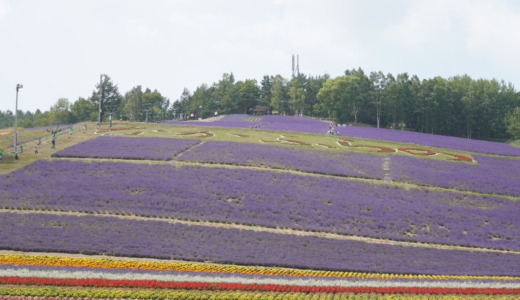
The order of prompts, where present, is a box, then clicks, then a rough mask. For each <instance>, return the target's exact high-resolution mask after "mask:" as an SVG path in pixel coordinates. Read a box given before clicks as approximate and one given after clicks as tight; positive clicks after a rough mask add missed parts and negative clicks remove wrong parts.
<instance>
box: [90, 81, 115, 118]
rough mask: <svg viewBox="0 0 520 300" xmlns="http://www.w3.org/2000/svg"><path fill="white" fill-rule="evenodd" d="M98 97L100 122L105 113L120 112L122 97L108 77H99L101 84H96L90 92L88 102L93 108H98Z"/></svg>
mask: <svg viewBox="0 0 520 300" xmlns="http://www.w3.org/2000/svg"><path fill="white" fill-rule="evenodd" d="M100 96H101V111H100V115H101V120H103V117H104V115H105V114H107V113H112V112H116V111H121V110H122V107H121V104H122V102H123V96H121V94H120V93H119V89H118V87H117V85H116V84H114V83H113V82H112V79H110V77H109V76H108V75H102V76H101V82H100V83H98V84H96V89H95V90H94V91H92V96H91V97H90V98H89V101H90V102H91V103H92V104H93V105H94V106H95V107H99V99H100ZM101 120H99V121H101Z"/></svg>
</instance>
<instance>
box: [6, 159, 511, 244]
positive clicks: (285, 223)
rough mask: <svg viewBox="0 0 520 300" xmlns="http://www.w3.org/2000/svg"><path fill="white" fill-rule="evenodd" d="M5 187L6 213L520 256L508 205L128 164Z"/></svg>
mask: <svg viewBox="0 0 520 300" xmlns="http://www.w3.org/2000/svg"><path fill="white" fill-rule="evenodd" d="M201 174H204V175H201ZM0 179H1V180H0V206H1V207H7V208H27V209H34V208H46V209H60V210H71V211H85V212H111V213H132V214H137V215H142V216H167V217H173V218H187V219H195V220H198V219H200V220H212V221H220V222H238V223H242V224H259V225H263V226H270V227H289V228H295V229H304V230H319V231H332V232H337V233H342V234H352V235H361V236H379V237H385V238H392V239H399V240H413V241H424V242H436V243H447V244H464V245H470V246H480V247H496V248H504V249H516V250H519V249H520V240H518V239H517V238H516V237H518V236H520V219H518V214H519V213H520V201H514V200H510V199H508V198H506V197H497V196H484V195H474V194H468V193H462V192H448V191H437V190H431V189H418V188H412V189H405V188H401V187H397V186H392V185H386V184H373V183H369V182H362V181H353V180H348V179H341V178H333V177H322V176H308V175H296V174H291V173H286V172H272V171H262V170H250V169H243V168H217V167H202V166H170V165H157V164H131V163H124V162H92V163H85V162H79V161H66V160H56V161H37V162H35V163H33V164H30V165H28V166H26V167H24V168H22V169H19V170H16V171H14V172H12V173H9V174H6V175H2V176H1V178H0Z"/></svg>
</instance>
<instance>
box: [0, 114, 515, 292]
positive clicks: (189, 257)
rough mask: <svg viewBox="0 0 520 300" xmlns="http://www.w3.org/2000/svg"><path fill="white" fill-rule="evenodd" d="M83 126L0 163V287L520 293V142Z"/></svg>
mask: <svg viewBox="0 0 520 300" xmlns="http://www.w3.org/2000/svg"><path fill="white" fill-rule="evenodd" d="M82 125H83V124H81V125H80V124H78V125H77V126H74V127H72V129H66V130H62V131H61V135H59V136H58V139H57V144H56V149H51V145H50V143H49V141H50V135H49V133H47V132H46V131H45V129H34V130H25V131H23V132H21V133H20V140H22V141H26V144H25V147H24V148H25V150H24V153H21V154H20V160H18V161H15V160H13V159H12V156H11V155H9V156H5V155H4V160H2V161H0V172H1V173H2V174H1V175H0V215H1V217H0V224H1V227H2V228H3V229H4V230H2V231H0V249H1V250H0V295H11V296H16V295H27V296H49V297H93V298H106V297H108V298H160V299H166V298H175V297H177V298H183V299H184V298H190V297H191V298H197V297H198V298H197V299H206V298H207V299H209V298H211V297H213V298H212V299H221V298H222V299H237V298H240V297H243V298H244V299H247V298H253V297H257V298H258V299H263V298H265V299H271V298H277V299H278V298H279V299H285V298H287V299H289V298H291V297H292V298H294V299H304V298H308V299H311V298H312V297H314V298H317V299H321V298H323V299H329V298H330V299H333V297H335V298H334V299H336V298H337V299H347V298H348V297H353V299H357V298H359V299H363V297H367V295H369V293H375V294H372V296H374V297H379V298H380V299H400V298H408V297H421V296H420V295H426V294H428V296H425V297H435V299H444V298H446V299H458V298H457V297H461V299H462V298H465V297H467V295H473V296H474V297H478V298H479V299H480V298H482V299H484V298H493V299H495V298H497V299H498V298H500V299H513V298H514V297H516V296H518V294H520V221H519V219H518V214H519V212H520V201H519V200H520V185H518V182H519V179H520V148H517V147H514V146H512V145H508V144H501V143H492V142H485V141H473V140H466V139H456V138H450V137H442V136H435V135H427V134H417V133H413V134H412V133H407V132H399V131H388V130H384V129H379V130H378V129H369V128H360V127H355V126H340V127H338V128H335V130H337V131H339V134H338V135H330V134H326V132H327V131H328V130H329V129H330V127H329V126H330V125H329V124H328V123H326V122H322V121H319V120H314V119H310V118H302V117H300V118H298V117H282V116H266V117H261V116H260V117H250V116H245V115H230V116H226V117H223V118H217V119H214V120H206V121H205V122H168V123H164V124H146V123H126V122H122V123H118V124H115V125H114V127H113V128H106V127H101V128H96V127H95V126H93V124H88V125H89V126H88V128H87V129H86V130H85V129H84V128H82ZM38 138H41V141H42V143H41V144H40V145H38V153H34V151H32V150H33V146H34V141H38ZM7 141H8V139H6V140H5V141H4V140H0V142H2V143H0V145H8V143H7ZM414 141H416V142H415V143H414ZM7 147H8V146H4V149H5V148H7ZM4 151H5V150H4ZM48 285H54V286H57V287H56V288H54V289H53V290H48V289H46V286H48ZM130 286H131V287H134V289H133V290H132V292H133V294H132V293H129V292H128V291H125V289H124V288H125V287H130ZM327 297H328V298H327ZM448 297H451V298H448ZM314 298H312V299H314ZM379 298H374V299H379ZM255 299H256V298H255ZM349 299H350V298H349ZM418 299H419V298H418ZM425 299H426V298H425Z"/></svg>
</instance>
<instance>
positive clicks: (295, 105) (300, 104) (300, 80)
mask: <svg viewBox="0 0 520 300" xmlns="http://www.w3.org/2000/svg"><path fill="white" fill-rule="evenodd" d="M304 80H305V78H304V76H303V75H299V76H295V77H294V78H293V79H292V80H291V82H290V88H289V93H288V96H289V106H290V107H291V109H292V110H293V111H294V114H295V115H300V114H301V115H303V114H304V113H305V110H306V105H305V104H306V103H305V96H306V93H305V88H304V86H303V85H304Z"/></svg>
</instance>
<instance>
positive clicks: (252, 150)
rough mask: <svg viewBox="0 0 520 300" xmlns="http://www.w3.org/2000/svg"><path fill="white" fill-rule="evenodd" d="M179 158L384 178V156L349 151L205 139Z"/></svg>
mask: <svg viewBox="0 0 520 300" xmlns="http://www.w3.org/2000/svg"><path fill="white" fill-rule="evenodd" d="M179 160H183V161H196V162H212V163H229V164H239V165H248V166H265V167H269V168H281V169H293V170H300V171H310V172H316V173H322V174H330V175H347V176H358V177H369V178H379V179H381V178H383V169H382V164H383V156H381V155H374V154H365V153H356V152H351V151H330V150H314V149H304V148H292V147H287V146H280V145H261V144H252V143H240V142H226V141H206V142H204V143H203V144H201V145H200V146H198V147H196V148H192V149H190V150H189V151H187V152H185V153H183V155H182V157H180V158H179Z"/></svg>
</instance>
